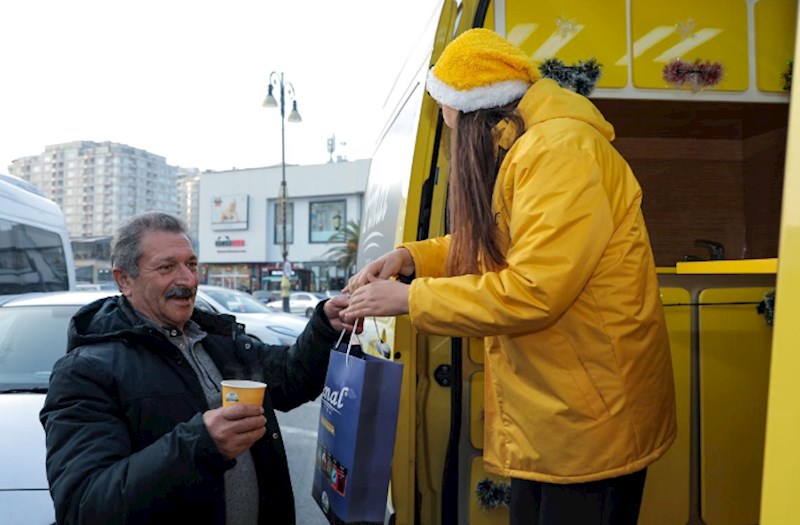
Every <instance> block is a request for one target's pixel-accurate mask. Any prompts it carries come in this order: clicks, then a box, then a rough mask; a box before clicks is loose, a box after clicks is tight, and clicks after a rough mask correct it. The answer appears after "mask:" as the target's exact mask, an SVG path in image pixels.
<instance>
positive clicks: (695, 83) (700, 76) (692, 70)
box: [663, 58, 723, 91]
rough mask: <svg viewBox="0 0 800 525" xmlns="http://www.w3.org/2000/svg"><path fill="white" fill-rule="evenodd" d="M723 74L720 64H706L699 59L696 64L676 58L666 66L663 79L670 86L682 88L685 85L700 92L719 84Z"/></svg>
mask: <svg viewBox="0 0 800 525" xmlns="http://www.w3.org/2000/svg"><path fill="white" fill-rule="evenodd" d="M722 74H723V70H722V64H720V63H719V62H710V61H708V60H706V61H705V62H704V61H702V60H700V59H699V58H698V59H697V60H695V61H694V62H684V61H683V60H681V59H680V58H676V59H673V60H672V61H671V62H670V63H668V64H667V65H666V66H664V72H663V77H664V81H665V82H666V83H667V84H669V85H672V86H676V87H681V86H683V85H684V84H685V85H688V86H689V87H690V88H692V91H699V90H701V89H704V88H708V87H714V86H716V85H717V84H719V82H720V81H721V80H722Z"/></svg>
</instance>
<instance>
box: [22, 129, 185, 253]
mask: <svg viewBox="0 0 800 525" xmlns="http://www.w3.org/2000/svg"><path fill="white" fill-rule="evenodd" d="M10 171H11V174H13V175H16V176H18V177H20V178H22V179H24V180H26V181H28V182H30V183H32V184H34V185H35V186H36V187H38V188H39V189H40V190H41V191H42V192H43V193H44V194H45V196H46V197H48V198H50V199H52V200H54V201H55V202H56V203H57V204H58V205H59V206H60V207H61V209H62V210H63V212H64V217H65V220H66V223H67V230H68V231H69V234H70V237H73V238H74V237H79V238H88V237H102V236H108V235H113V234H114V232H116V230H117V228H118V227H119V225H120V224H121V223H122V222H123V221H125V220H126V219H127V218H128V217H130V216H132V215H135V214H137V213H142V212H145V211H151V210H160V211H165V212H167V213H172V214H177V213H178V199H177V192H176V187H177V168H176V167H174V166H169V165H168V164H167V163H166V159H165V158H164V157H161V156H159V155H154V154H152V153H149V152H147V151H144V150H141V149H137V148H132V147H130V146H127V145H125V144H117V143H114V142H89V141H77V142H68V143H64V144H54V145H50V146H46V147H45V151H44V153H41V154H39V155H34V156H30V157H22V158H19V159H16V160H14V161H13V162H12V163H11V167H10Z"/></svg>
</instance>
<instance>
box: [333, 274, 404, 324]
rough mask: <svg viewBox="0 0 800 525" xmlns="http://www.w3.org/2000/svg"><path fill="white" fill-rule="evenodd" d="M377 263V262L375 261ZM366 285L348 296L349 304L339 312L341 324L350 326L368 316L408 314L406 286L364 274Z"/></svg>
mask: <svg viewBox="0 0 800 525" xmlns="http://www.w3.org/2000/svg"><path fill="white" fill-rule="evenodd" d="M375 262H378V261H375ZM365 279H366V280H367V283H366V285H364V286H360V287H359V288H358V289H357V290H356V291H354V292H353V293H352V294H350V303H349V305H348V306H347V308H345V309H344V310H342V311H341V312H340V314H339V315H340V316H341V317H342V320H343V322H345V323H347V324H350V325H352V323H353V322H354V321H355V320H356V319H360V318H363V317H369V316H386V315H402V314H407V313H408V289H409V286H408V285H407V284H403V283H401V282H398V281H394V280H386V279H381V278H379V277H376V276H374V275H372V274H370V273H367V274H365Z"/></svg>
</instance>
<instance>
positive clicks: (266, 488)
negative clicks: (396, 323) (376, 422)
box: [40, 212, 352, 525]
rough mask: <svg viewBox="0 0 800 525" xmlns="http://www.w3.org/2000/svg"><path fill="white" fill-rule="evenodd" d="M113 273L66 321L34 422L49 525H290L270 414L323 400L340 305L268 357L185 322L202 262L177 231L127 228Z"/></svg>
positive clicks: (171, 222)
mask: <svg viewBox="0 0 800 525" xmlns="http://www.w3.org/2000/svg"><path fill="white" fill-rule="evenodd" d="M111 261H112V267H113V275H114V278H115V280H116V281H117V284H118V285H119V288H120V290H121V292H122V295H120V296H115V297H108V298H106V299H101V300H99V301H96V302H94V303H91V304H89V305H87V306H86V307H84V308H82V309H81V310H80V311H79V312H77V313H76V314H75V316H74V317H73V319H72V322H71V324H70V329H69V330H70V333H69V343H68V348H67V354H66V355H65V356H64V357H63V358H61V359H60V360H59V361H58V362H57V363H56V364H55V366H54V367H53V372H52V375H51V378H50V388H49V391H48V395H47V399H46V401H45V405H44V408H43V409H42V411H41V414H40V418H41V421H42V425H43V426H44V429H45V432H46V435H47V476H48V480H49V482H50V492H51V494H52V496H53V501H54V502H55V507H56V516H57V518H58V523H60V524H62V525H68V524H80V523H104V524H110V523H125V524H134V523H148V524H151V523H170V524H172V523H192V524H193V525H199V524H205V523H208V524H228V525H232V524H263V523H270V524H291V523H294V520H295V515H294V497H293V494H292V487H291V481H290V479H289V470H288V466H287V461H286V454H285V450H284V445H283V441H282V438H281V433H280V429H279V428H278V422H277V419H276V417H275V412H274V409H278V410H282V411H287V410H290V409H292V408H295V407H297V406H299V405H301V404H303V403H305V402H306V401H310V400H313V399H315V398H316V397H317V396H318V395H319V394H320V392H321V391H322V387H323V383H324V380H325V373H326V370H327V364H328V355H329V352H330V348H331V346H332V344H333V343H334V342H335V341H336V339H337V337H338V335H339V332H340V331H341V330H343V329H348V330H350V329H352V327H349V326H346V325H343V324H342V322H341V321H340V320H339V312H340V311H341V310H342V309H343V308H345V307H346V305H347V302H348V298H347V297H346V296H337V297H334V298H332V299H330V300H327V301H324V302H321V303H320V304H319V305H318V306H317V310H316V313H315V314H314V316H313V317H312V318H311V319H310V321H309V323H308V327H307V328H306V330H305V331H304V332H303V333H302V334H301V335H300V337H299V338H298V340H297V342H296V343H295V344H294V345H292V346H291V347H280V346H268V345H265V344H263V343H261V342H260V341H258V340H256V339H253V338H251V337H249V336H247V335H245V334H244V332H243V330H242V327H241V325H238V324H237V323H236V321H235V319H234V318H233V317H232V316H228V315H221V314H210V313H206V312H202V311H200V310H195V309H194V299H195V292H196V290H197V286H198V271H197V256H196V255H195V253H194V250H193V249H192V244H191V242H190V240H189V237H188V236H187V234H186V229H185V227H184V225H183V224H182V223H181V221H180V220H178V219H176V218H175V217H172V216H170V215H168V214H165V213H160V212H151V213H145V214H142V215H138V216H135V217H133V218H132V219H130V220H129V221H128V222H127V223H126V224H124V225H123V226H122V227H121V228H120V230H119V231H118V233H117V235H116V236H115V238H114V240H113V242H112V248H111ZM229 381H230V382H229ZM253 387H255V392H254V393H255V397H251V396H252V395H253ZM223 389H224V390H225V400H224V405H225V406H223Z"/></svg>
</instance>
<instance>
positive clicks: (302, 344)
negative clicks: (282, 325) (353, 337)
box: [261, 301, 339, 412]
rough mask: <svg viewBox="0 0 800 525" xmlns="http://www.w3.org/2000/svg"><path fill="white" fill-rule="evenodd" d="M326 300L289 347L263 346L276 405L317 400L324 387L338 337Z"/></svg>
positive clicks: (282, 407)
mask: <svg viewBox="0 0 800 525" xmlns="http://www.w3.org/2000/svg"><path fill="white" fill-rule="evenodd" d="M325 302H326V301H320V302H319V303H318V304H317V307H316V311H315V312H314V315H313V316H312V317H311V319H310V320H309V321H308V325H306V328H305V330H303V333H301V334H300V337H298V338H297V341H296V342H295V343H294V344H293V345H292V346H290V347H289V348H286V347H269V346H265V345H262V352H263V353H262V357H261V359H262V368H263V370H264V375H265V378H266V382H267V385H269V386H268V388H269V394H270V399H271V400H272V403H273V406H274V407H275V408H276V409H278V410H281V411H284V412H286V411H288V410H291V409H293V408H295V407H298V406H300V405H302V404H303V403H305V402H307V401H311V400H313V399H316V398H317V396H319V394H320V393H321V392H322V387H323V386H325V374H326V373H327V371H328V358H329V355H330V351H331V347H332V346H333V345H334V344H335V343H336V340H337V339H338V338H339V333H338V332H336V331H335V330H334V329H333V328H332V327H331V325H330V323H329V322H328V318H327V316H326V315H325V312H324V310H323V308H324V305H325Z"/></svg>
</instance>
